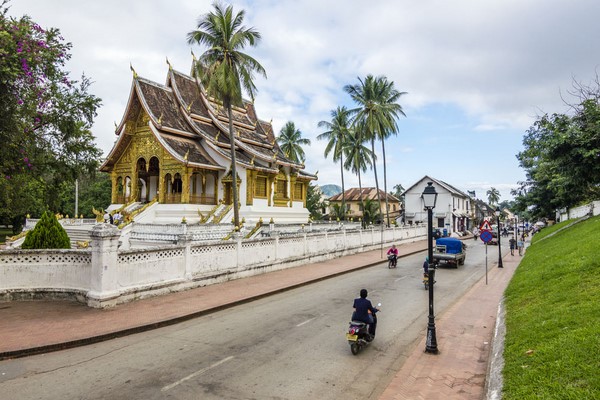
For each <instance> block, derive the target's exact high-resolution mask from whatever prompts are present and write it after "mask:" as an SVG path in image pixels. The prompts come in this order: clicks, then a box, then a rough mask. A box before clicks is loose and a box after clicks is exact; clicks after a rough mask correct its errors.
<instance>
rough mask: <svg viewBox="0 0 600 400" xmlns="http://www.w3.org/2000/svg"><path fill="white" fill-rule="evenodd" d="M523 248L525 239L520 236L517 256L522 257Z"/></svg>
mask: <svg viewBox="0 0 600 400" xmlns="http://www.w3.org/2000/svg"><path fill="white" fill-rule="evenodd" d="M524 247H525V238H524V237H523V236H521V239H520V240H519V241H518V242H517V248H518V249H519V255H520V256H522V255H523V248H524Z"/></svg>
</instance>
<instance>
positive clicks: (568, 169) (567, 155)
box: [513, 73, 600, 218]
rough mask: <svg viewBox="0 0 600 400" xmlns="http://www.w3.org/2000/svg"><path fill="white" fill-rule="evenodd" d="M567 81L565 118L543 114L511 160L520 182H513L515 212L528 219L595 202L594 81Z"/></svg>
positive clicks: (598, 105) (599, 84)
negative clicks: (569, 98)
mask: <svg viewBox="0 0 600 400" xmlns="http://www.w3.org/2000/svg"><path fill="white" fill-rule="evenodd" d="M591 82H592V83H591V84H584V83H581V82H578V81H576V80H573V88H572V89H571V90H570V91H568V93H569V94H570V95H571V96H572V97H573V98H574V99H575V100H574V102H573V103H569V102H567V100H564V99H563V101H564V102H565V103H566V104H567V105H568V106H569V107H570V113H569V114H551V115H550V114H544V115H543V116H540V117H538V119H537V121H535V123H534V124H533V125H532V126H531V127H530V128H529V129H528V130H527V132H526V134H525V136H524V137H523V147H524V150H523V151H522V152H520V153H519V154H517V159H518V160H519V163H520V166H521V167H522V168H523V169H524V170H525V174H526V180H525V181H524V182H519V184H520V188H519V189H518V190H515V191H514V192H513V195H515V210H516V211H517V212H519V213H520V214H524V213H530V214H531V216H532V217H533V218H553V217H554V215H555V213H556V209H560V208H564V207H573V206H575V205H578V204H580V203H583V202H587V201H590V200H597V199H598V198H599V197H600V163H599V162H598V154H600V129H599V128H598V127H599V126H600V78H599V77H598V73H596V75H595V79H593V80H592V81H591Z"/></svg>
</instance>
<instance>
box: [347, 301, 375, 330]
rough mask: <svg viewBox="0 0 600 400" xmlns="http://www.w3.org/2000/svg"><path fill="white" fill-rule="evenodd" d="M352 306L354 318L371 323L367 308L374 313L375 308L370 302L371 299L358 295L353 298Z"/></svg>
mask: <svg viewBox="0 0 600 400" xmlns="http://www.w3.org/2000/svg"><path fill="white" fill-rule="evenodd" d="M354 308H355V309H356V312H355V313H354V318H353V319H354V320H356V321H361V322H365V323H367V324H369V323H371V322H372V321H371V318H369V310H371V312H372V313H375V311H376V310H375V308H373V305H372V304H371V300H368V299H363V298H362V297H359V298H358V299H354Z"/></svg>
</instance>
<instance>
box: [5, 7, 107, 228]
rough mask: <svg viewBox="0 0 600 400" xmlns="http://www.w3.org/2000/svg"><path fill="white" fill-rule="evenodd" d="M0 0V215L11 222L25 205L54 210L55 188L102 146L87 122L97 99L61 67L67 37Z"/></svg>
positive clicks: (93, 159) (84, 81)
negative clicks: (17, 13)
mask: <svg viewBox="0 0 600 400" xmlns="http://www.w3.org/2000/svg"><path fill="white" fill-rule="evenodd" d="M7 4H8V1H6V0H5V1H3V2H2V3H1V4H0V143H2V145H1V146H0V193H2V195H0V219H2V220H5V221H9V222H10V223H13V226H18V225H19V224H20V222H19V221H21V220H22V218H23V217H24V216H25V214H27V213H30V214H33V215H40V213H41V211H44V209H45V208H50V209H53V210H55V211H56V208H55V207H56V205H57V204H58V203H57V202H59V200H60V199H59V196H58V194H59V192H58V188H59V187H60V185H61V184H62V183H63V182H65V181H73V180H74V179H75V177H76V176H77V174H78V173H79V172H80V171H84V170H92V169H96V168H97V166H98V159H99V157H100V155H101V154H102V152H101V151H100V149H98V148H97V147H96V145H95V144H94V137H93V136H92V134H91V132H90V130H89V128H90V127H91V126H92V124H93V120H94V117H95V116H96V110H97V108H98V107H99V106H100V99H99V98H97V97H95V96H93V95H91V94H89V93H88V89H89V87H90V84H91V82H90V80H89V79H88V78H86V77H85V76H82V78H81V81H80V82H78V81H75V80H73V79H71V78H70V76H69V72H68V71H66V70H65V65H66V62H67V60H69V59H70V57H71V56H70V53H69V52H70V50H71V47H72V46H71V44H70V43H65V42H64V39H63V37H62V36H61V34H60V31H59V30H58V29H55V28H49V29H44V28H42V27H41V26H39V25H38V24H37V23H35V22H34V21H32V20H31V18H30V17H28V16H23V17H20V18H14V17H9V16H8V14H7V13H8V7H7ZM74 160H76V161H77V162H73V161H74Z"/></svg>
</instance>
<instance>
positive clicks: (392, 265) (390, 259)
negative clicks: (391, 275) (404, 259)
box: [388, 254, 398, 269]
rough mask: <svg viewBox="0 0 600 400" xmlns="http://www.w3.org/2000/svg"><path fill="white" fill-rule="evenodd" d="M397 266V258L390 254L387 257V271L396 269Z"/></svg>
mask: <svg viewBox="0 0 600 400" xmlns="http://www.w3.org/2000/svg"><path fill="white" fill-rule="evenodd" d="M397 264H398V256H395V255H394V254H390V255H389V256H388V268H389V269H392V268H396V265H397Z"/></svg>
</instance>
